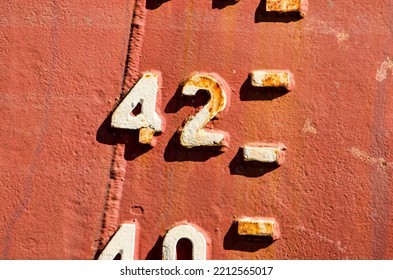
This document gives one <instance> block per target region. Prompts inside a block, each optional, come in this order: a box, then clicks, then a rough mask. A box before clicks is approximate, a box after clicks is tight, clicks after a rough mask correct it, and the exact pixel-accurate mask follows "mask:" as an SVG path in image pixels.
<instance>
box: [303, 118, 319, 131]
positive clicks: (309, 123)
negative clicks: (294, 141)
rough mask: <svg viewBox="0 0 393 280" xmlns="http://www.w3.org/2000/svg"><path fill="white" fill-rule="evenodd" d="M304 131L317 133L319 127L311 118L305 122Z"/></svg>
mask: <svg viewBox="0 0 393 280" xmlns="http://www.w3.org/2000/svg"><path fill="white" fill-rule="evenodd" d="M302 131H303V133H311V134H317V128H316V127H315V124H314V122H313V121H312V120H311V119H309V118H308V119H307V120H306V121H305V122H304V126H303V129H302Z"/></svg>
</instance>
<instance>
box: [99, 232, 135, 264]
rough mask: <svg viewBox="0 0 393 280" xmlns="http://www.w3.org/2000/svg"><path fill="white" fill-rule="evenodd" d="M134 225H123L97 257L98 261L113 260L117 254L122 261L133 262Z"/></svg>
mask: <svg viewBox="0 0 393 280" xmlns="http://www.w3.org/2000/svg"><path fill="white" fill-rule="evenodd" d="M135 232H136V225H135V224H123V225H121V226H120V228H119V229H118V230H117V231H116V233H115V235H113V237H112V239H111V240H110V241H109V242H108V244H107V245H106V246H105V249H104V250H103V251H102V252H101V254H100V256H99V257H98V259H99V260H113V259H114V258H115V257H116V256H117V255H118V254H120V255H121V259H122V260H133V259H134V253H135Z"/></svg>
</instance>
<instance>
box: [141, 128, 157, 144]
mask: <svg viewBox="0 0 393 280" xmlns="http://www.w3.org/2000/svg"><path fill="white" fill-rule="evenodd" d="M154 133H155V130H154V129H153V128H150V127H142V128H141V129H140V130H139V143H141V144H149V145H150V144H151V141H152V139H153V135H154Z"/></svg>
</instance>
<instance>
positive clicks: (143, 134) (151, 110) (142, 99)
mask: <svg viewBox="0 0 393 280" xmlns="http://www.w3.org/2000/svg"><path fill="white" fill-rule="evenodd" d="M158 78H159V74H157V73H150V72H146V73H143V76H142V77H141V78H140V80H139V81H138V82H137V83H136V84H135V86H134V87H133V88H132V89H131V90H130V92H129V93H128V94H127V96H126V97H125V98H124V99H123V101H122V102H121V103H120V104H119V106H118V107H117V108H116V110H115V111H114V112H113V114H112V123H111V125H112V127H116V128H123V129H140V131H139V142H140V143H142V144H151V141H152V139H153V135H154V133H155V132H156V131H157V132H159V131H161V119H160V117H159V115H158V114H157V113H156V111H155V108H156V99H157V93H158V89H159V88H158ZM138 104H140V106H141V112H140V113H139V114H137V115H134V114H133V113H132V112H133V110H134V109H136V107H137V106H138Z"/></svg>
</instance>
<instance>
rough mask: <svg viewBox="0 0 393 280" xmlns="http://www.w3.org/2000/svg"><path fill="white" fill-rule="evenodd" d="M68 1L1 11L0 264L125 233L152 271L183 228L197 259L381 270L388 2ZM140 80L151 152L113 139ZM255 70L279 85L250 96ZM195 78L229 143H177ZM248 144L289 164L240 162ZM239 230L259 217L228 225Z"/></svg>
mask: <svg viewBox="0 0 393 280" xmlns="http://www.w3.org/2000/svg"><path fill="white" fill-rule="evenodd" d="M74 2H75V3H74ZM74 2H70V1H60V2H53V3H36V2H35V1H28V0H24V1H20V3H18V4H13V5H11V4H4V5H2V7H1V14H2V20H1V22H0V26H1V31H2V34H3V40H2V41H3V43H2V50H3V55H2V62H3V63H2V64H3V66H2V70H1V71H2V75H0V76H1V78H0V79H1V82H0V84H1V87H2V94H1V101H0V106H1V110H0V112H1V114H2V115H1V116H2V119H3V121H2V124H1V129H2V139H3V141H2V144H1V155H2V156H1V161H0V162H1V170H2V171H1V172H2V175H1V176H0V177H1V191H0V194H1V196H0V205H2V206H1V215H2V219H1V226H0V239H1V240H2V242H0V249H1V253H2V255H1V258H3V259H93V258H98V257H99V255H100V253H101V251H102V250H103V248H104V247H105V245H106V244H107V243H108V241H109V239H110V238H111V237H112V236H113V235H114V234H115V232H116V230H117V229H118V228H119V227H120V225H122V224H126V223H136V231H137V237H136V240H135V257H134V258H136V259H161V258H162V257H163V253H162V251H163V248H162V244H163V240H164V236H165V235H166V234H167V232H168V230H170V229H171V228H173V227H175V226H177V225H183V224H187V225H192V226H193V227H195V228H196V229H197V230H198V231H199V232H200V233H202V234H203V236H204V237H205V239H206V248H207V250H206V257H207V258H208V259H391V258H393V207H392V203H391V202H392V199H393V193H392V170H393V154H392V151H393V146H392V145H393V144H392V140H393V139H392V138H393V136H392V135H393V134H392V129H393V114H392V113H391V110H390V109H389V108H392V106H393V98H392V96H393V92H392V91H393V90H392V88H393V87H392V86H393V75H392V74H393V73H392V71H393V62H392V61H391V60H390V57H391V56H392V55H393V33H392V32H393V31H392V28H393V15H392V8H393V2H392V1H388V0H386V1H379V2H378V5H376V4H375V3H374V2H359V1H353V0H350V1H336V0H329V1H324V0H315V1H312V0H309V3H308V9H307V11H306V12H304V10H302V13H301V15H300V14H299V13H297V12H296V11H295V12H293V11H291V13H289V14H287V13H281V12H280V13H275V12H270V11H269V10H267V9H266V1H262V2H260V1H249V0H242V1H233V2H230V1H229V2H226V1H218V0H216V1H196V0H187V1H177V0H172V1H167V2H164V3H158V2H157V1H147V3H146V1H139V0H138V1H117V0H111V1H105V2H102V1H95V0H92V1H89V2H88V3H80V2H77V1H74ZM268 2H269V1H268ZM303 2H304V1H303ZM303 8H304V7H303ZM271 9H273V8H271ZM273 11H274V10H273ZM130 26H131V28H130ZM149 71H154V72H155V73H159V75H160V78H159V80H160V81H159V91H158V94H157V102H156V108H155V110H156V112H157V114H158V115H159V117H160V118H161V121H162V132H161V133H155V134H154V136H153V140H152V142H151V145H150V144H149V143H150V141H149V139H148V140H144V143H145V144H143V143H140V142H141V140H140V138H139V137H140V136H139V131H138V130H137V129H135V130H127V129H121V128H116V127H112V126H111V118H112V113H113V112H114V110H115V109H116V107H117V106H118V105H119V103H120V102H121V101H122V100H124V99H123V98H124V96H125V95H126V94H127V93H128V92H129V91H130V89H132V88H133V86H134V85H135V84H136V83H137V81H138V79H139V78H140V77H141V75H142V73H144V72H149ZM253 71H267V72H269V71H273V72H274V71H279V73H283V72H285V73H289V74H290V76H291V80H285V79H284V78H283V76H280V77H281V78H280V77H278V76H277V77H278V78H277V77H276V78H277V80H274V79H270V78H269V81H268V84H261V86H260V87H258V85H257V86H256V84H253V83H252V77H251V73H252V72H253ZM193 73H203V74H204V75H208V76H209V75H211V74H210V73H214V75H216V76H218V77H219V78H218V80H219V83H220V85H221V84H222V85H223V88H225V94H226V98H227V100H226V101H225V104H224V103H223V104H224V105H222V104H221V105H220V106H221V107H223V108H222V111H220V112H219V113H217V115H216V116H212V117H213V119H212V121H210V122H209V123H208V124H207V125H206V131H208V132H211V131H218V132H220V133H222V134H223V135H224V136H225V145H224V144H223V145H221V144H215V145H216V146H214V147H212V146H210V147H198V146H192V147H191V146H187V145H186V144H184V145H182V143H181V141H180V136H179V134H180V133H181V131H182V129H183V130H184V122H185V121H186V120H190V118H193V117H192V116H194V115H195V114H196V113H197V112H199V111H201V110H202V108H203V106H205V104H206V103H207V102H209V96H210V95H209V94H208V93H207V92H206V91H202V92H199V93H197V94H196V96H194V97H187V96H184V94H182V88H183V86H184V85H185V84H186V82H187V80H188V79H189V78H190V76H191V75H192V74H193ZM269 73H270V72H269ZM274 73H275V72H274ZM289 74H288V75H289ZM212 75H213V74H212ZM263 77H265V76H263ZM285 77H286V76H285ZM288 77H289V76H288ZM279 78H280V79H281V80H279ZM282 79H284V80H282ZM265 80H266V81H267V80H268V79H267V78H265ZM289 81H291V83H289ZM269 83H270V84H269ZM220 98H221V97H220ZM220 98H219V99H218V100H219V101H220V100H221V99H220ZM217 104H218V103H217ZM142 106H143V104H142ZM217 106H218V105H217ZM221 107H220V108H221ZM142 110H143V109H142ZM142 113H143V112H142ZM190 116H191V117H190ZM154 132H155V131H153V132H151V133H154ZM152 135H153V134H151V135H150V136H146V137H147V138H149V137H151V136H152ZM146 143H147V144H146ZM248 146H252V147H254V146H256V147H268V148H271V147H273V148H274V147H279V149H278V148H277V149H278V150H277V154H278V153H280V156H282V157H283V156H284V154H285V161H283V160H279V157H277V158H274V153H276V152H275V150H274V149H273V150H269V151H268V154H267V155H268V156H266V154H263V155H261V154H259V155H258V157H257V158H256V159H255V158H253V160H251V162H250V161H247V159H246V158H245V156H244V148H245V147H248ZM217 147H218V148H217ZM264 152H266V150H265V151H264ZM272 153H273V154H272ZM271 156H273V158H271ZM258 160H259V161H258ZM278 163H279V164H278ZM243 218H251V219H255V222H252V223H251V222H250V223H248V220H246V224H245V227H242V229H241V230H240V229H238V226H239V223H238V221H239V220H241V219H243ZM241 221H242V223H243V224H242V225H244V221H243V220H241ZM273 225H275V226H277V228H275V231H274V230H273V229H274V228H273ZM278 225H279V232H278V233H277V230H278ZM130 242H131V240H130ZM182 246H184V248H181V247H182ZM178 247H179V248H178V255H179V256H181V257H187V256H188V257H189V256H190V254H189V253H187V252H186V251H187V250H191V249H190V248H189V247H188V246H187V244H183V245H182V244H179V246H178Z"/></svg>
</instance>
